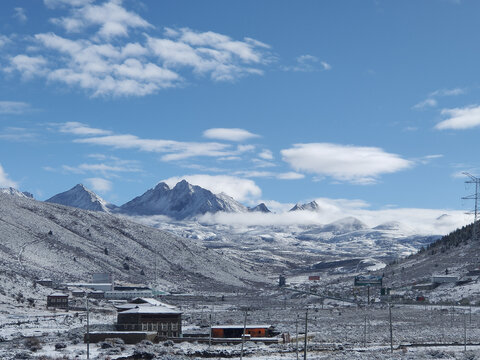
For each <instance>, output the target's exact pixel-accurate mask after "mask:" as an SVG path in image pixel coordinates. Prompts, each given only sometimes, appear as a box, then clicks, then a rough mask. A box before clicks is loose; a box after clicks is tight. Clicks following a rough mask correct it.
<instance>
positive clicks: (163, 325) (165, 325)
mask: <svg viewBox="0 0 480 360" xmlns="http://www.w3.org/2000/svg"><path fill="white" fill-rule="evenodd" d="M166 330H168V324H166V323H162V331H166Z"/></svg>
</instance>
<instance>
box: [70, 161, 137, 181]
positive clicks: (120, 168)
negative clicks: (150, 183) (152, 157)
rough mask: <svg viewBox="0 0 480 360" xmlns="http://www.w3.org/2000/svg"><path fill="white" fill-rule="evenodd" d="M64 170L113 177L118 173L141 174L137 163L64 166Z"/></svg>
mask: <svg viewBox="0 0 480 360" xmlns="http://www.w3.org/2000/svg"><path fill="white" fill-rule="evenodd" d="M62 168H63V169H64V170H66V171H69V172H72V173H76V174H84V173H85V172H93V173H100V174H103V176H107V177H108V176H111V174H112V173H118V172H141V171H142V170H141V169H140V168H139V166H138V164H137V163H136V162H121V161H119V162H114V163H112V164H106V163H99V164H80V165H78V166H69V165H63V166H62Z"/></svg>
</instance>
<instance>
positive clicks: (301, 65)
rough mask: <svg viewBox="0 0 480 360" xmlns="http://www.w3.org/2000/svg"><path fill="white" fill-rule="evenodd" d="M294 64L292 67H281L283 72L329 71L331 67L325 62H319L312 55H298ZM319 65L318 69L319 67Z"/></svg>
mask: <svg viewBox="0 0 480 360" xmlns="http://www.w3.org/2000/svg"><path fill="white" fill-rule="evenodd" d="M295 61H296V64H295V65H293V66H282V70H284V71H296V72H312V71H319V70H324V71H327V70H331V69H332V66H331V65H330V64H329V63H327V62H326V61H320V59H319V58H318V57H316V56H313V55H308V54H307V55H300V56H299V57H297V58H296V59H295ZM318 65H320V69H319V66H318Z"/></svg>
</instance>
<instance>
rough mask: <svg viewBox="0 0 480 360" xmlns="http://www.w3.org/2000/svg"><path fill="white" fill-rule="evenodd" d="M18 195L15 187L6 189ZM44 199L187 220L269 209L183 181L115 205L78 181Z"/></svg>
mask: <svg viewBox="0 0 480 360" xmlns="http://www.w3.org/2000/svg"><path fill="white" fill-rule="evenodd" d="M15 191H16V192H17V193H19V194H22V193H20V192H18V191H17V190H15V189H12V190H11V191H10V192H11V193H12V194H13V193H14V192H15ZM46 202H50V203H56V204H61V205H66V206H73V207H77V208H80V209H84V210H92V211H102V212H109V213H120V214H125V215H166V216H169V217H171V218H173V219H176V220H183V219H191V218H195V217H196V216H199V215H203V214H206V213H217V212H227V213H245V212H261V213H270V212H271V211H270V210H269V209H268V207H267V206H266V205H265V204H264V203H261V204H258V205H257V206H254V207H246V206H244V205H243V204H241V203H239V202H238V201H236V200H235V199H234V198H232V197H230V196H228V195H227V194H225V193H220V194H214V193H212V192H211V191H210V190H207V189H205V188H202V187H200V186H198V185H192V184H190V183H188V182H187V181H186V180H182V181H180V182H178V183H177V184H176V185H175V186H174V187H173V188H170V187H169V186H168V185H167V184H166V183H164V182H160V183H158V184H157V185H156V186H155V187H153V188H151V189H149V190H147V191H146V192H145V193H143V194H142V195H140V196H137V197H135V198H134V199H132V200H130V201H128V202H127V203H125V204H123V205H121V206H116V205H114V204H110V203H108V202H107V201H105V200H104V199H102V198H101V197H100V196H99V195H97V194H95V193H94V192H93V191H91V190H89V189H87V188H86V187H85V186H84V185H82V184H77V185H75V186H74V187H73V188H71V189H70V190H67V191H65V192H62V193H60V194H57V195H55V196H52V197H51V198H49V199H47V200H46ZM320 210H321V209H320V206H319V205H318V204H317V203H316V202H315V201H312V202H309V203H307V204H300V203H297V204H296V205H295V206H294V207H293V208H292V209H290V211H320Z"/></svg>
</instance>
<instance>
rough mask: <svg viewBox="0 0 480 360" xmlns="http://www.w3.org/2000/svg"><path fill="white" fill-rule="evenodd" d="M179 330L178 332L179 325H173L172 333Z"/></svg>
mask: <svg viewBox="0 0 480 360" xmlns="http://www.w3.org/2000/svg"><path fill="white" fill-rule="evenodd" d="M177 330H178V324H177V323H172V331H177Z"/></svg>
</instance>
